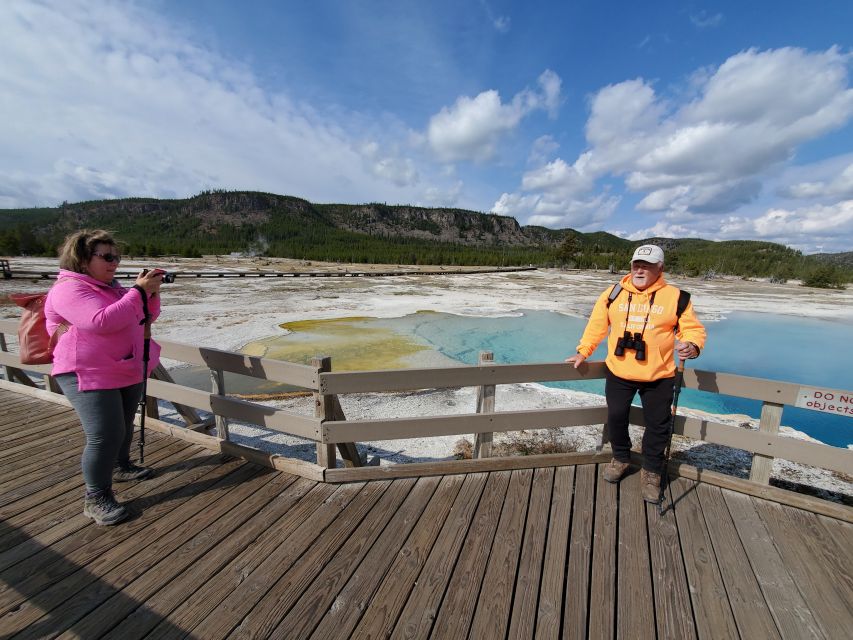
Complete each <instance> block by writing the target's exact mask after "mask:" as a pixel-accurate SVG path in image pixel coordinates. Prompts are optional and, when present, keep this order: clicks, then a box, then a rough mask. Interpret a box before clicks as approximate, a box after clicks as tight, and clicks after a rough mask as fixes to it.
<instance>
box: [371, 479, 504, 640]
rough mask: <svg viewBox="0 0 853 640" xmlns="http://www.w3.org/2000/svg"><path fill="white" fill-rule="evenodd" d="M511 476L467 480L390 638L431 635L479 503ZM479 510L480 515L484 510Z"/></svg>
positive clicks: (392, 622)
mask: <svg viewBox="0 0 853 640" xmlns="http://www.w3.org/2000/svg"><path fill="white" fill-rule="evenodd" d="M508 475H509V474H501V475H498V474H489V475H485V474H473V475H470V476H468V477H467V478H466V479H465V484H464V485H463V487H462V490H461V491H460V492H459V495H458V496H457V498H456V501H455V502H454V504H453V508H452V509H451V511H450V514H449V515H448V517H447V519H446V520H445V522H444V526H443V527H442V529H441V533H439V535H438V538H437V539H436V541H435V544H434V545H433V547H432V549H431V550H430V551H429V557H428V558H427V560H426V563H425V564H424V566H423V568H422V569H421V572H420V574H419V575H418V579H417V581H416V582H415V584H414V586H413V588H411V592H410V594H409V598H408V600H407V601H406V603H405V605H404V606H403V608H402V610H401V611H400V613H399V616H398V618H397V620H396V623H394V621H393V620H392V621H391V624H392V625H394V626H393V631H392V633H391V635H390V637H391V638H409V639H411V638H425V637H427V636H429V635H430V631H431V630H432V627H433V624H434V623H435V619H436V615H437V613H438V610H439V607H440V606H441V600H442V598H443V597H444V593H445V591H446V589H447V584H448V582H449V581H450V579H451V577H452V576H453V575H454V566H455V565H456V562H457V558H458V557H459V554H460V550H461V549H462V544H463V542H464V541H465V538H466V535H467V533H468V529H469V527H470V526H471V522H472V520H473V519H474V517H475V516H474V514H475V511H477V507H478V505H479V503H480V502H483V501H485V502H489V501H491V500H492V499H493V498H491V497H490V496H494V494H495V492H496V491H499V490H500V489H501V487H503V488H504V489H505V488H506V481H507V479H508ZM484 485H485V487H484ZM478 498H479V502H478ZM477 513H478V515H479V514H480V513H481V512H479V511H478V512H477ZM365 618H367V616H365ZM363 626H364V625H359V627H358V628H356V632H355V635H356V636H358V635H359V631H360V629H362V627H363ZM386 628H387V625H386ZM389 631H390V629H389Z"/></svg>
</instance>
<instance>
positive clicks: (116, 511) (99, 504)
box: [83, 489, 130, 526]
mask: <svg viewBox="0 0 853 640" xmlns="http://www.w3.org/2000/svg"><path fill="white" fill-rule="evenodd" d="M83 515H84V516H86V517H87V518H92V520H94V521H95V524H99V525H102V526H108V525H111V524H118V523H119V522H121V521H122V520H124V519H125V518H127V516H129V515H130V514H129V513H128V512H127V509H125V508H124V505H121V504H119V503H118V502H116V497H115V496H114V495H113V491H112V489H104V490H103V491H98V492H97V493H93V494H91V495H87V496H86V498H85V499H84V501H83Z"/></svg>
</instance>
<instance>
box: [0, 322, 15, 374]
mask: <svg viewBox="0 0 853 640" xmlns="http://www.w3.org/2000/svg"><path fill="white" fill-rule="evenodd" d="M0 351H9V347H7V346H6V334H5V333H0ZM3 372H4V373H5V374H6V380H8V381H9V382H12V367H10V366H9V365H8V364H4V365H3Z"/></svg>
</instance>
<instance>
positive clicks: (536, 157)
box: [527, 135, 560, 165]
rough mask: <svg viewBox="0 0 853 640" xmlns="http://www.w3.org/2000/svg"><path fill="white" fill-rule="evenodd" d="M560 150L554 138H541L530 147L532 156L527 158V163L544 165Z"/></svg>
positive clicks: (547, 136) (546, 136)
mask: <svg viewBox="0 0 853 640" xmlns="http://www.w3.org/2000/svg"><path fill="white" fill-rule="evenodd" d="M559 148H560V145H559V143H558V142H557V141H556V140H554V137H553V136H549V135H545V136H539V137H538V138H536V140H534V141H533V145H532V146H531V147H530V155H528V156H527V163H528V164H534V165H539V164H544V163H546V162H548V161H549V160H550V159H551V157H552V156H553V155H554V154H555V153H557V150H558V149H559Z"/></svg>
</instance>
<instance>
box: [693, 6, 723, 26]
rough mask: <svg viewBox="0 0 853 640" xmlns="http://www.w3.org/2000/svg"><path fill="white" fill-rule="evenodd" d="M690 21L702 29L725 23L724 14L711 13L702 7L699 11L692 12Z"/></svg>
mask: <svg viewBox="0 0 853 640" xmlns="http://www.w3.org/2000/svg"><path fill="white" fill-rule="evenodd" d="M690 22H692V23H693V24H694V25H695V26H697V27H699V28H700V29H708V28H713V27H719V26H720V25H721V24H723V14H722V13H715V14H714V15H709V14H708V12H707V11H705V10H704V9H702V10H701V11H700V12H698V13H691V14H690Z"/></svg>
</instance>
